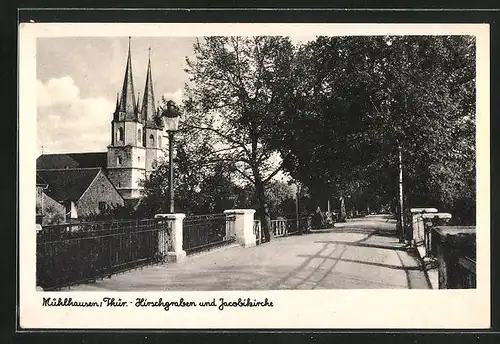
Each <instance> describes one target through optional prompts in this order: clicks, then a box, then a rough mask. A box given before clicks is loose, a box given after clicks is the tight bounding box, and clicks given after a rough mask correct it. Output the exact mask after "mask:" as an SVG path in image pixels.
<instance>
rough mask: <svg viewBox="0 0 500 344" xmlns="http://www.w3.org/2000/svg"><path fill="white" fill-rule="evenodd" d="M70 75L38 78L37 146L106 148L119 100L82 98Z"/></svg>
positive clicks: (57, 149) (59, 149) (62, 149)
mask: <svg viewBox="0 0 500 344" xmlns="http://www.w3.org/2000/svg"><path fill="white" fill-rule="evenodd" d="M79 94H80V92H79V89H78V87H77V86H76V85H75V83H74V81H73V79H72V78H71V77H69V76H64V77H62V78H53V79H50V80H49V81H47V82H46V83H45V84H44V83H42V82H40V81H37V143H38V145H37V148H38V150H40V148H41V146H44V153H63V152H94V151H106V147H107V145H108V144H109V141H110V130H111V128H110V122H111V118H112V113H113V110H114V107H115V103H114V102H113V101H110V100H108V99H106V98H103V97H93V98H80V96H79Z"/></svg>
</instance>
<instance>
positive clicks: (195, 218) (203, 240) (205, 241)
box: [183, 213, 235, 255]
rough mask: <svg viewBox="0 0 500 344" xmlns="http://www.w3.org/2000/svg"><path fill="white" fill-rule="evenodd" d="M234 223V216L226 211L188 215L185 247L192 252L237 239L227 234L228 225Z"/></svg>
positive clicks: (185, 220)
mask: <svg viewBox="0 0 500 344" xmlns="http://www.w3.org/2000/svg"><path fill="white" fill-rule="evenodd" d="M231 222H232V223H233V224H234V216H233V217H229V216H226V214H224V213H220V214H208V215H192V216H187V217H186V218H185V219H184V223H183V249H184V251H186V253H187V254H188V255H189V254H192V253H196V252H200V251H203V250H207V249H210V248H214V247H219V246H222V245H226V244H229V243H232V242H234V241H235V236H234V235H232V234H231V235H227V232H228V227H231V226H232V223H231Z"/></svg>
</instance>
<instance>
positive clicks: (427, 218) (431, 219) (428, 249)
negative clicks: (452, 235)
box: [421, 213, 451, 257]
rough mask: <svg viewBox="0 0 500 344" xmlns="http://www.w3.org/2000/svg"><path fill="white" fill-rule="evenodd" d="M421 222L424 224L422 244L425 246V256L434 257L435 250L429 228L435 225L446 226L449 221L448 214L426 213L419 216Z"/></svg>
mask: <svg viewBox="0 0 500 344" xmlns="http://www.w3.org/2000/svg"><path fill="white" fill-rule="evenodd" d="M421 216H422V220H423V222H424V244H425V256H426V257H435V256H436V254H437V250H436V248H435V247H434V243H433V242H432V235H431V227H432V226H436V225H446V224H447V223H448V222H449V221H450V219H451V214H450V213H428V214H421Z"/></svg>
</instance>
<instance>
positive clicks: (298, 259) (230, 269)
mask: <svg viewBox="0 0 500 344" xmlns="http://www.w3.org/2000/svg"><path fill="white" fill-rule="evenodd" d="M371 288H372V289H381V288H388V289H396V288H398V289H408V288H409V289H428V288H431V284H430V281H429V278H428V276H427V274H426V272H425V271H424V270H423V269H422V268H421V264H420V262H419V259H418V257H417V256H416V254H415V253H414V251H412V250H408V249H407V247H405V246H404V245H403V244H401V243H399V240H398V237H397V235H396V220H393V219H392V218H391V217H390V216H389V215H371V216H366V217H363V218H355V219H348V220H347V222H345V223H336V224H335V225H334V226H333V227H332V228H329V229H322V230H313V231H311V232H310V233H307V234H303V235H291V236H284V237H278V238H273V240H271V241H270V242H267V243H264V244H261V245H257V246H254V247H243V246H241V245H238V244H236V243H234V244H231V245H226V246H224V247H220V248H216V249H214V250H212V251H208V252H206V251H204V252H201V253H198V254H193V255H190V256H188V257H187V258H185V259H184V260H182V261H180V262H178V263H175V264H169V263H166V264H153V265H147V266H143V267H142V268H138V269H135V270H131V271H127V272H124V273H120V274H114V275H112V276H110V277H109V278H108V277H104V278H102V279H98V280H97V281H95V282H94V283H86V284H79V285H76V286H72V287H70V289H69V290H77V291H162V290H170V291H214V290H279V289H293V290H297V289H371Z"/></svg>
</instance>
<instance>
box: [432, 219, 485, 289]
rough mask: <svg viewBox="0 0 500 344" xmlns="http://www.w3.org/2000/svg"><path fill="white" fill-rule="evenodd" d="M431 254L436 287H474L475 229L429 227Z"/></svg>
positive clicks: (468, 227)
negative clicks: (434, 265) (434, 263)
mask: <svg viewBox="0 0 500 344" xmlns="http://www.w3.org/2000/svg"><path fill="white" fill-rule="evenodd" d="M431 231H432V238H433V239H432V240H433V242H432V247H433V248H432V254H433V255H435V257H436V259H437V263H438V272H439V289H470V288H476V229H475V227H470V226H437V227H433V228H432V230H431Z"/></svg>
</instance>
